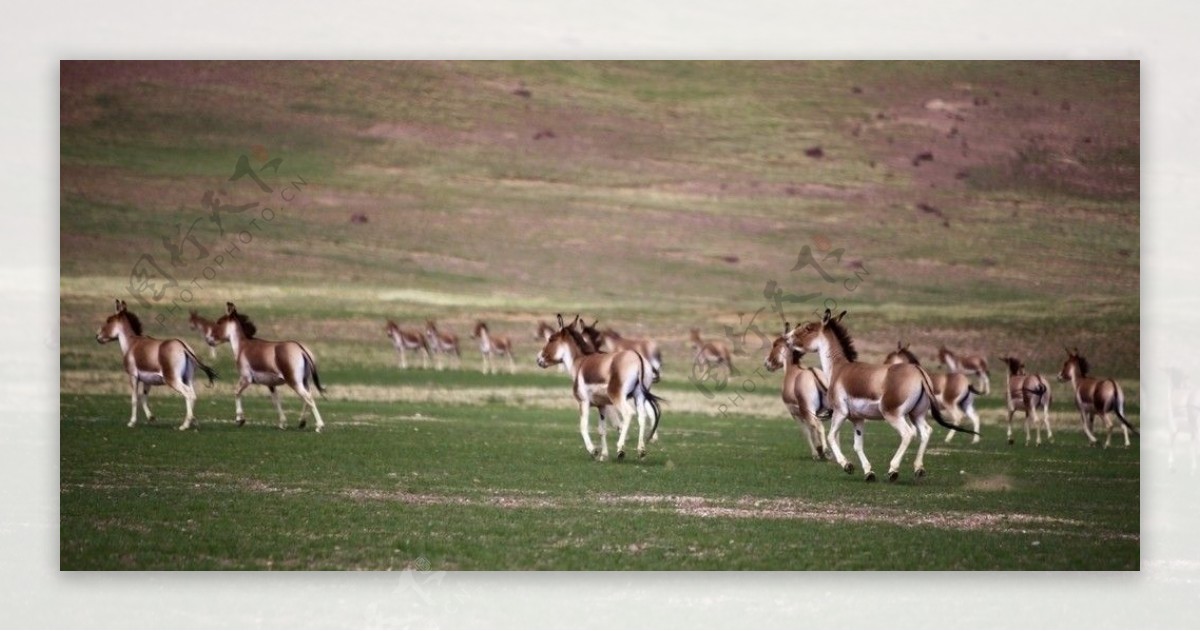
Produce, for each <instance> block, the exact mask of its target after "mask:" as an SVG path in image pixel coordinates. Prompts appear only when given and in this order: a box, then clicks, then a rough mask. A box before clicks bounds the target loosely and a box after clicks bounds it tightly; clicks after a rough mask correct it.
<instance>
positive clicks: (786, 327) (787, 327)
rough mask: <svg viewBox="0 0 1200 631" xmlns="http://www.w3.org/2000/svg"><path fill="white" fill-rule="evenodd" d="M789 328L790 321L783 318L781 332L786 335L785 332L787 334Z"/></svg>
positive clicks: (790, 326)
mask: <svg viewBox="0 0 1200 631" xmlns="http://www.w3.org/2000/svg"><path fill="white" fill-rule="evenodd" d="M791 330H792V325H791V323H790V322H788V321H786V320H784V322H783V334H784V335H787V334H788V331H791Z"/></svg>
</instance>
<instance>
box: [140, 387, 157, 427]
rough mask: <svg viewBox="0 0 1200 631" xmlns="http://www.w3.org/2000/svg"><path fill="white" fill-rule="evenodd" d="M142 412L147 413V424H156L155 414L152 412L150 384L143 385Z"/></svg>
mask: <svg viewBox="0 0 1200 631" xmlns="http://www.w3.org/2000/svg"><path fill="white" fill-rule="evenodd" d="M141 399H142V410H143V411H144V412H145V413H146V422H147V423H153V422H154V413H153V412H151V411H150V384H148V383H147V384H143V385H142V395H141Z"/></svg>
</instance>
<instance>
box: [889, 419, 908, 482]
mask: <svg viewBox="0 0 1200 631" xmlns="http://www.w3.org/2000/svg"><path fill="white" fill-rule="evenodd" d="M883 420H885V421H887V423H888V425H891V426H892V429H894V430H896V433H897V434H900V447H898V448H897V449H896V455H894V456H892V461H891V462H890V463H888V479H889V480H892V481H895V479H896V478H898V477H899V476H900V462H901V460H903V459H904V452H906V451H908V444H909V443H910V442H912V437H913V434H915V433H916V431H915V430H913V428H912V426H911V425H909V424H908V420H906V419H905V418H904V417H903V416H896V415H895V414H887V413H884V415H883Z"/></svg>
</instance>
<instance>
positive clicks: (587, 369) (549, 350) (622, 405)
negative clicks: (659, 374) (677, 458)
mask: <svg viewBox="0 0 1200 631" xmlns="http://www.w3.org/2000/svg"><path fill="white" fill-rule="evenodd" d="M558 323H559V328H558V330H557V331H555V333H554V334H553V335H551V336H550V339H549V341H547V342H546V345H545V346H544V347H543V348H542V350H541V351H540V352H539V353H538V356H537V364H538V366H539V367H541V368H546V367H547V366H551V365H553V364H560V363H561V364H566V365H567V366H569V367H570V372H571V383H572V387H571V393H572V394H573V395H574V396H575V400H576V401H577V402H578V403H579V433H580V434H582V435H583V445H584V448H585V449H587V452H588V454H590V455H591V456H592V457H593V458H596V459H597V460H608V438H607V435H608V430H607V422H606V418H608V417H610V416H611V415H612V414H614V413H615V414H616V415H617V418H618V420H619V427H620V434H619V435H618V437H617V459H618V460H621V459H624V458H625V438H626V436H627V434H628V432H629V423H630V421H631V420H632V417H633V414H634V412H635V411H636V412H637V419H638V457H640V458H644V457H645V456H646V431H645V430H646V416H647V414H649V413H652V414H653V416H654V424H653V425H652V426H651V428H650V438H653V437H654V434H655V432H656V431H657V430H658V422H659V419H660V418H661V416H662V411H661V408H660V407H659V401H660V400H661V399H659V398H658V397H656V396H655V395H654V394H652V393H651V392H650V384H651V368H650V362H649V361H648V360H647V359H646V358H644V357H642V356H641V355H639V354H638V353H637V352H635V351H619V352H616V353H601V352H597V351H596V350H595V347H594V346H593V344H592V343H591V341H590V340H587V339H585V338H584V336H583V334H582V333H580V332H579V331H577V330H576V329H575V326H576V325H577V324H578V323H579V316H575V321H574V322H572V323H571V324H570V325H567V324H564V323H563V319H562V315H559V316H558ZM630 399H633V405H632V406H631V405H630V403H629V400H630ZM592 407H595V408H597V409H599V410H600V423H599V426H600V427H599V430H600V447H599V448H596V447H595V446H594V445H593V443H592V438H591V436H590V435H589V431H588V412H589V411H590V409H591V408H592Z"/></svg>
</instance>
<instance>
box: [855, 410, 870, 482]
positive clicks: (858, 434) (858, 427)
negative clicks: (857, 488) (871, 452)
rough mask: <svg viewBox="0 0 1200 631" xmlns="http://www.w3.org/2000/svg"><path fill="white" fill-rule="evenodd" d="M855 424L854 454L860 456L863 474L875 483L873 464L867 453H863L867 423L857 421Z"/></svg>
mask: <svg viewBox="0 0 1200 631" xmlns="http://www.w3.org/2000/svg"><path fill="white" fill-rule="evenodd" d="M853 423H854V453H856V454H858V461H859V462H860V463H862V468H863V472H864V473H865V475H866V478H867V481H868V482H874V481H875V472H874V471H872V470H871V462H870V461H869V460H867V452H866V451H863V432H864V431H865V430H866V425H867V424H866V423H865V422H863V421H862V420H855V421H853Z"/></svg>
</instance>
